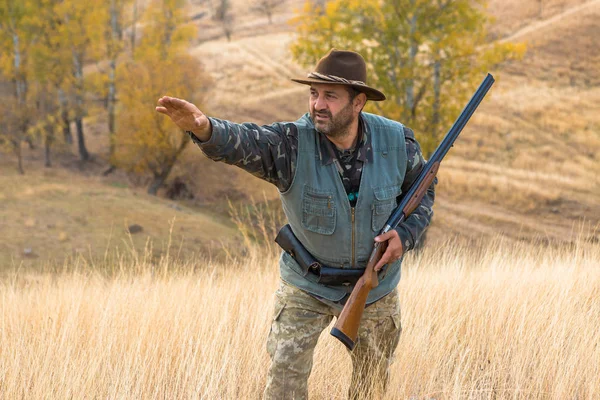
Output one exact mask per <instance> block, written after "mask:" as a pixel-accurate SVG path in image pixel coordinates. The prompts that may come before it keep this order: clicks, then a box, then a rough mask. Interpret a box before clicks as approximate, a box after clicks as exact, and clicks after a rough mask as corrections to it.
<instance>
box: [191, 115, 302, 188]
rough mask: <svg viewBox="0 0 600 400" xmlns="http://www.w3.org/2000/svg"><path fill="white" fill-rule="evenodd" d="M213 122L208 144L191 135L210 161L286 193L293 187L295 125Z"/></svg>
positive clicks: (212, 120)
mask: <svg viewBox="0 0 600 400" xmlns="http://www.w3.org/2000/svg"><path fill="white" fill-rule="evenodd" d="M209 120H210V122H211V124H212V136H211V138H210V139H209V140H208V141H206V142H202V141H201V140H200V139H198V138H197V137H196V136H195V135H194V134H193V133H192V132H188V135H190V137H191V138H192V141H193V142H194V143H196V144H197V145H198V146H199V147H200V149H201V150H202V151H203V152H204V154H206V156H207V157H208V158H210V159H212V160H214V161H223V162H225V163H227V164H231V165H235V166H237V167H239V168H241V169H243V170H245V171H248V172H250V173H251V174H252V175H254V176H256V177H258V178H260V179H264V180H265V181H267V182H270V183H272V184H274V185H275V186H277V188H278V189H279V190H280V191H282V192H283V191H285V190H287V189H288V188H289V187H290V185H291V183H292V178H293V177H294V171H295V164H296V158H297V155H298V133H297V132H298V131H297V129H296V126H295V125H294V124H291V123H287V124H286V123H275V124H272V125H263V126H259V125H256V124H252V123H244V124H236V123H233V122H229V121H224V120H220V119H216V118H209Z"/></svg>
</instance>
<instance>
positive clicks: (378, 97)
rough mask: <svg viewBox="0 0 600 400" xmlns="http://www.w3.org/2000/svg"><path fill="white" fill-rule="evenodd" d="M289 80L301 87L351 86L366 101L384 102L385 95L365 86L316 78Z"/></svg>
mask: <svg viewBox="0 0 600 400" xmlns="http://www.w3.org/2000/svg"><path fill="white" fill-rule="evenodd" d="M291 80H292V81H294V82H296V83H301V84H303V85H312V84H313V83H325V84H328V85H344V86H352V87H353V88H354V89H356V90H358V91H359V92H362V93H364V94H366V95H367V100H372V101H383V100H385V95H384V94H383V93H381V92H380V91H379V90H377V89H374V88H372V87H370V86H367V85H359V84H350V83H344V82H330V81H326V80H323V79H317V78H303V79H296V78H292V79H291Z"/></svg>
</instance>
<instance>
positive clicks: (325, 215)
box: [302, 186, 336, 235]
mask: <svg viewBox="0 0 600 400" xmlns="http://www.w3.org/2000/svg"><path fill="white" fill-rule="evenodd" d="M335 218H336V213H335V203H334V202H333V192H328V191H322V190H318V189H315V188H312V187H310V186H304V193H303V196H302V227H303V228H304V229H306V230H309V231H311V232H315V233H320V234H322V235H332V234H333V232H334V231H335Z"/></svg>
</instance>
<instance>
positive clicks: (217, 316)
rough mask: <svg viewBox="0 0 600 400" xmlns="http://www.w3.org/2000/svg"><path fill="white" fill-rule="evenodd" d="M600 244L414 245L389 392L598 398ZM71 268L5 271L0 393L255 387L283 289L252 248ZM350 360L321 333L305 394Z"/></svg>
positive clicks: (335, 380) (226, 393)
mask: <svg viewBox="0 0 600 400" xmlns="http://www.w3.org/2000/svg"><path fill="white" fill-rule="evenodd" d="M599 259H600V245H599V244H598V243H584V242H581V241H580V242H577V243H575V244H574V245H573V246H571V247H568V248H565V247H555V246H548V247H546V246H529V245H514V244H510V243H507V242H505V241H502V240H501V239H498V240H496V241H494V242H492V243H488V244H487V245H482V246H481V247H479V248H474V247H470V248H467V247H460V246H458V245H456V244H452V243H446V244H445V245H444V246H441V247H439V248H433V247H430V248H428V249H427V250H426V251H424V252H422V253H420V254H419V255H410V256H409V257H408V258H407V259H406V261H405V266H404V270H403V278H402V281H401V284H400V293H401V304H402V324H403V335H402V338H401V341H400V345H399V346H398V349H397V357H396V361H395V363H394V364H393V367H392V378H391V382H390V388H389V392H388V394H387V396H386V399H557V400H558V399H561V400H563V399H594V398H599V397H600V382H599V381H598V376H600V345H599V343H600V329H599V327H600V326H599V321H600V269H598V264H597V262H598V260H599ZM121 262H122V263H123V265H121V266H120V267H121V268H120V270H121V272H117V273H115V274H114V275H112V276H107V275H106V274H104V273H101V272H95V271H94V270H93V269H90V268H89V266H84V265H77V264H71V265H69V266H68V267H66V268H65V269H64V270H52V271H50V270H48V271H46V272H43V273H30V272H24V271H22V270H20V271H13V272H11V273H5V274H4V275H3V276H2V279H1V280H0V382H1V384H0V398H7V399H8V398H36V399H38V398H56V399H59V398H60V399H63V398H81V399H82V398H128V399H131V398H136V399H142V398H204V399H256V398H259V397H260V394H261V392H262V390H263V385H264V382H265V375H266V370H267V366H268V356H267V354H266V350H265V346H264V344H265V340H266V336H267V333H268V330H269V324H270V323H269V321H270V318H271V306H272V293H273V292H274V289H275V288H276V286H277V279H278V278H277V276H278V275H277V272H276V258H275V256H274V255H268V254H265V252H264V251H261V250H257V251H251V252H250V253H249V258H248V259H247V260H245V261H243V262H241V261H240V262H231V263H229V264H227V265H223V264H215V263H210V262H206V263H204V264H201V265H202V267H201V268H200V269H198V264H187V263H182V262H179V263H178V262H175V263H173V262H167V261H162V262H160V263H159V264H157V265H155V264H147V263H145V262H143V261H142V260H141V259H138V261H137V262H135V261H131V262H127V261H121ZM349 378H350V361H349V356H348V355H347V354H346V351H345V350H344V347H343V345H341V344H340V343H338V342H336V341H335V340H334V339H332V338H331V337H330V336H329V335H328V334H327V333H324V334H323V336H322V337H321V340H320V342H319V345H318V349H317V352H316V358H315V366H314V369H313V374H312V376H311V378H310V381H309V384H310V394H311V396H312V398H314V399H341V398H344V395H345V391H346V388H347V386H348V384H349Z"/></svg>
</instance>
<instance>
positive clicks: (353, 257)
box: [350, 207, 356, 268]
mask: <svg viewBox="0 0 600 400" xmlns="http://www.w3.org/2000/svg"><path fill="white" fill-rule="evenodd" d="M350 212H351V213H352V268H355V266H356V257H355V255H354V207H351V208H350Z"/></svg>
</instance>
